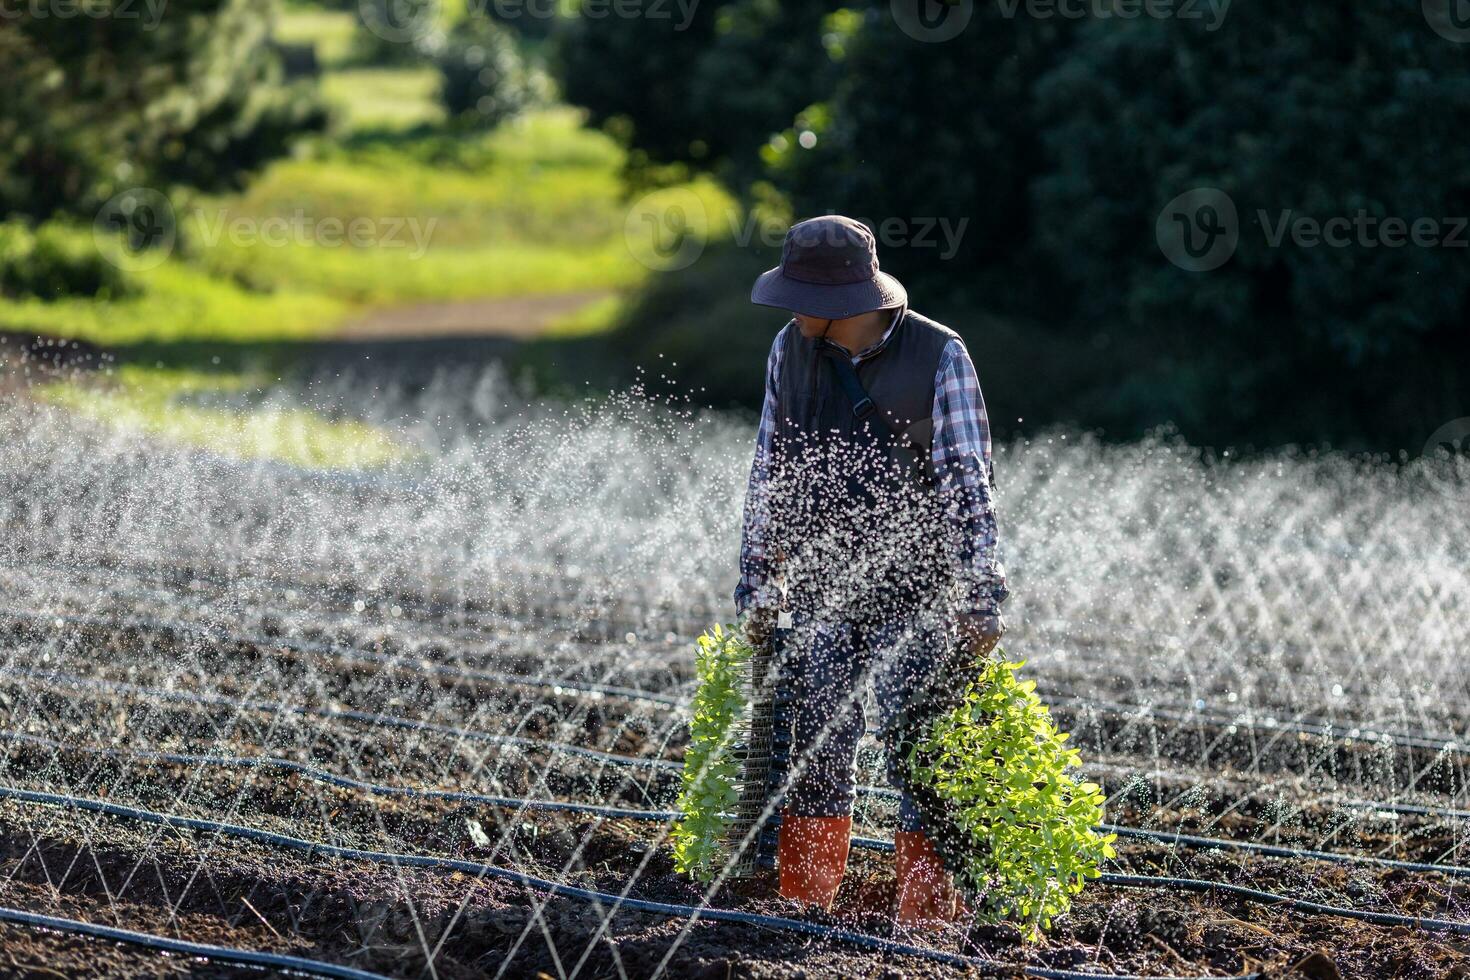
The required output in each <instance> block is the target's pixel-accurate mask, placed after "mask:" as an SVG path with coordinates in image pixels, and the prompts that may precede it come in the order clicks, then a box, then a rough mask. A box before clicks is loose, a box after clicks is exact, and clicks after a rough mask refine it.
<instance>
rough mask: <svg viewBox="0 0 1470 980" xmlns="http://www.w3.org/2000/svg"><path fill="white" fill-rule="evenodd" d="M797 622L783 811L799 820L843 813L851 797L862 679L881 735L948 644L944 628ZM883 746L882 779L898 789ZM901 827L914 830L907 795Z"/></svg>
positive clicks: (891, 758) (894, 760)
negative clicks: (794, 704)
mask: <svg viewBox="0 0 1470 980" xmlns="http://www.w3.org/2000/svg"><path fill="white" fill-rule="evenodd" d="M795 627H796V628H795V630H794V633H793V636H792V639H791V642H790V649H789V653H788V657H789V660H788V663H789V668H788V669H789V670H790V672H791V676H792V677H793V679H794V680H795V687H796V697H797V707H796V723H795V734H794V743H793V745H792V753H791V775H792V781H791V784H790V786H789V787H788V790H787V793H786V808H787V810H788V811H789V812H790V813H792V814H795V815H796V816H803V817H841V816H847V815H848V814H850V813H851V812H852V805H853V802H854V800H855V799H856V797H857V781H856V772H855V769H856V761H857V747H858V740H859V739H860V738H862V735H863V732H864V730H865V721H864V718H863V691H864V688H865V687H866V685H867V681H868V680H869V678H871V679H872V681H873V688H874V693H875V695H876V700H877V703H878V717H879V726H880V728H879V730H880V732H883V733H887V732H888V730H889V728H890V726H891V725H892V723H893V721H894V720H895V718H896V717H897V715H898V714H899V712H900V711H901V710H902V708H903V707H904V705H905V704H906V703H908V701H909V699H910V698H911V697H915V696H919V697H922V696H923V692H924V688H925V685H926V682H927V681H930V680H933V679H935V675H936V671H937V668H938V666H939V665H940V664H941V663H942V662H943V661H944V659H945V654H946V651H948V650H949V649H950V645H951V644H952V642H953V641H952V638H951V637H950V635H949V630H947V629H946V628H944V627H942V626H939V625H920V624H917V623H913V622H902V623H883V624H877V625H868V624H862V625H859V624H854V623H812V622H803V621H802V619H801V618H800V617H799V616H798V618H797V621H796V624H795ZM887 747H888V749H889V751H888V767H887V768H888V781H889V783H890V784H891V785H893V787H894V788H895V789H899V790H902V789H903V788H904V782H903V780H902V778H901V775H902V771H903V767H904V765H905V760H904V759H902V758H900V757H899V756H898V753H897V752H896V751H894V749H893V746H891V745H889V746H887ZM899 829H900V830H919V829H920V826H919V818H918V812H917V811H916V810H915V809H914V806H913V804H912V803H911V802H910V800H909V798H908V796H907V794H905V795H904V796H903V798H902V800H901V802H900V805H899Z"/></svg>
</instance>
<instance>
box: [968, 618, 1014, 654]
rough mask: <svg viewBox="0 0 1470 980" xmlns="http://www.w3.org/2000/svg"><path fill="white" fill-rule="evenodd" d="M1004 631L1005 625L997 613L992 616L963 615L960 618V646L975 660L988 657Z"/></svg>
mask: <svg viewBox="0 0 1470 980" xmlns="http://www.w3.org/2000/svg"><path fill="white" fill-rule="evenodd" d="M1005 631H1006V623H1005V620H1004V619H1001V617H1000V614H999V613H996V614H995V615H993V616H991V615H984V614H981V613H965V614H964V615H962V616H960V621H959V633H960V646H961V647H962V648H963V649H965V650H966V651H967V652H968V653H969V654H970V656H971V657H973V658H974V659H976V660H978V659H980V658H981V657H985V656H988V655H989V654H990V651H991V650H994V649H995V645H996V644H997V643H999V642H1000V638H1001V636H1002V635H1004V633H1005Z"/></svg>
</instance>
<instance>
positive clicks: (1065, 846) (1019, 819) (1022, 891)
mask: <svg viewBox="0 0 1470 980" xmlns="http://www.w3.org/2000/svg"><path fill="white" fill-rule="evenodd" d="M1023 664H1024V661H1020V662H1017V663H1007V662H1005V659H1004V657H1003V656H1002V657H1001V658H1000V659H998V660H995V661H987V662H984V663H981V664H977V667H978V668H979V674H978V676H977V677H976V678H975V680H974V681H973V682H972V683H970V684H969V686H968V688H967V689H966V691H965V696H964V699H963V701H962V702H961V703H960V704H959V706H958V707H956V708H954V709H953V710H951V711H948V712H945V713H944V714H941V715H940V716H939V717H937V718H935V719H934V720H933V721H932V722H931V723H930V725H929V728H928V731H927V732H926V733H924V734H921V735H920V737H919V738H918V740H917V742H916V744H915V745H914V746H913V748H912V749H911V751H910V754H909V765H910V769H911V772H912V775H913V779H914V781H915V782H916V783H917V784H919V785H920V786H923V787H925V788H927V789H928V790H930V791H932V792H933V793H934V794H936V795H937V796H938V797H939V798H940V799H941V800H942V801H943V802H944V804H945V806H946V809H947V810H948V812H949V813H950V814H951V817H952V820H953V822H954V825H955V828H956V829H957V830H958V831H959V838H960V841H961V847H960V848H959V850H960V853H962V854H963V855H964V861H963V862H962V863H963V867H962V868H961V869H959V870H958V872H957V874H956V880H957V883H958V884H959V885H960V887H961V888H962V890H963V891H964V892H965V893H966V894H967V895H968V896H970V897H971V899H972V901H971V905H972V908H973V910H974V912H975V915H976V916H977V918H979V919H980V920H982V921H987V922H1000V921H1002V920H1009V921H1012V922H1015V923H1017V924H1019V925H1021V926H1022V927H1023V929H1025V930H1026V931H1027V933H1028V935H1030V936H1032V937H1036V936H1037V935H1039V931H1040V930H1041V929H1047V928H1050V926H1051V920H1052V919H1053V918H1054V917H1056V916H1058V915H1061V914H1062V913H1064V912H1066V911H1067V909H1068V908H1069V907H1070V906H1071V900H1072V896H1074V895H1076V894H1077V893H1079V892H1080V891H1082V889H1083V887H1084V886H1085V885H1086V883H1087V882H1088V881H1089V880H1091V879H1094V878H1097V877H1098V876H1099V875H1100V874H1101V871H1100V869H1099V864H1100V863H1101V862H1102V861H1103V860H1104V859H1106V858H1111V857H1113V856H1114V851H1113V847H1112V844H1113V841H1114V840H1115V839H1116V836H1117V835H1115V834H1101V833H1098V832H1097V831H1096V830H1095V829H1094V827H1095V826H1096V825H1097V824H1098V823H1099V822H1101V820H1102V815H1103V800H1104V797H1103V793H1102V789H1101V788H1100V787H1099V786H1098V785H1097V784H1096V783H1089V782H1079V781H1078V780H1077V779H1076V778H1074V775H1073V773H1074V772H1075V770H1076V767H1077V766H1078V765H1080V763H1081V758H1080V756H1079V754H1078V753H1077V751H1076V750H1075V749H1071V748H1068V747H1067V745H1066V742H1067V739H1068V738H1069V736H1068V735H1066V734H1064V733H1061V732H1059V731H1057V727H1056V725H1055V723H1054V722H1053V721H1052V718H1051V713H1050V712H1049V711H1048V710H1047V708H1046V706H1045V705H1043V704H1042V703H1041V699H1040V698H1038V697H1037V696H1036V693H1035V689H1036V682H1035V681H1021V680H1019V679H1018V678H1017V676H1016V671H1017V670H1018V669H1019V668H1020V667H1021V666H1022V665H1023ZM952 870H953V869H952Z"/></svg>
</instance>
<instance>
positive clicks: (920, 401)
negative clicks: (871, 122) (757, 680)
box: [735, 216, 1008, 926]
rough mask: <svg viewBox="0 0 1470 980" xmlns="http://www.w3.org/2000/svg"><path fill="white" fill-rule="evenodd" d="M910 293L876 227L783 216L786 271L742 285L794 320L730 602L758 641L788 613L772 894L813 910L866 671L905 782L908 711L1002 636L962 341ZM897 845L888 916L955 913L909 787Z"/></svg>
mask: <svg viewBox="0 0 1470 980" xmlns="http://www.w3.org/2000/svg"><path fill="white" fill-rule="evenodd" d="M907 299H908V298H907V294H906V292H905V290H904V287H903V286H902V285H901V284H900V283H899V282H898V280H896V279H894V278H893V277H892V276H890V275H888V274H887V273H884V272H880V271H879V270H878V258H877V249H876V246H875V243H874V239H873V236H872V234H871V233H870V232H869V231H868V229H867V228H866V227H865V226H864V225H862V224H861V223H859V222H857V221H854V220H852V219H850V218H845V217H841V216H828V217H821V218H813V219H811V220H809V221H803V222H801V223H799V224H797V225H794V226H793V227H792V228H791V229H790V230H789V231H788V233H787V235H786V240H785V244H784V245H783V247H782V250H781V264H780V265H779V266H778V267H776V268H774V269H771V270H770V271H768V272H766V273H764V274H763V275H761V276H760V278H759V279H757V280H756V283H755V286H754V288H753V289H752V290H751V300H752V302H754V303H757V304H759V305H763V306H772V307H776V308H779V309H783V310H787V311H789V312H791V313H792V319H791V321H790V322H788V323H787V324H786V325H785V326H784V327H783V328H782V329H781V331H780V332H779V333H778V334H777V335H776V339H775V342H774V343H773V344H772V345H771V353H770V358H769V360H768V361H767V365H766V393H765V404H764V407H763V410H762V413H761V422H760V429H759V432H758V435H757V437H756V453H755V461H754V464H753V465H752V467H751V473H750V483H749V487H748V490H747V495H746V503H745V520H744V528H743V535H742V541H741V551H740V583H739V585H738V587H737V588H736V590H735V604H736V607H737V609H738V610H739V612H740V613H741V614H742V615H745V616H746V619H745V622H746V625H747V629H748V630H749V631H750V634H751V635H752V637H753V638H754V639H755V640H756V641H757V642H766V639H767V638H768V637H769V631H770V629H771V628H772V627H773V626H774V625H775V623H776V621H777V617H778V615H779V613H780V612H787V613H790V614H791V615H792V619H791V621H790V625H791V627H792V629H793V634H792V636H793V640H792V642H791V644H790V647H791V650H790V653H789V654H788V656H789V658H790V664H791V667H790V675H789V676H790V677H791V678H792V683H793V684H794V687H795V692H796V697H797V699H798V707H797V717H796V723H795V733H794V745H793V751H792V770H791V780H790V782H789V785H788V789H787V792H786V794H785V797H784V800H785V803H784V809H783V811H782V822H781V830H780V843H779V846H778V849H777V861H778V867H779V880H780V885H779V887H780V894H781V895H782V896H783V897H786V898H792V899H798V900H802V901H805V902H809V903H812V904H815V905H818V906H821V907H823V908H830V907H831V905H832V902H833V900H834V898H835V897H836V894H837V890H838V887H839V886H840V885H841V883H842V877H843V873H844V870H845V868H846V864H847V852H848V844H849V840H850V836H851V830H852V807H853V802H854V799H855V796H856V791H855V774H854V770H855V761H856V753H857V745H858V740H859V738H860V737H861V736H862V734H863V732H864V730H865V722H864V717H863V710H862V692H863V689H864V688H865V686H866V683H867V681H868V679H869V678H871V679H872V680H873V682H874V685H875V688H876V691H877V701H878V708H879V714H880V723H881V724H880V729H879V731H880V734H881V735H882V736H883V738H884V740H885V742H886V743H887V746H888V749H889V753H888V755H889V762H888V765H889V777H890V780H891V781H894V782H895V783H896V785H897V786H898V788H900V789H902V788H903V786H904V783H903V781H902V772H901V768H900V767H901V766H902V764H903V759H902V758H901V754H902V749H901V748H900V747H899V746H898V745H896V744H894V739H895V736H896V733H897V732H898V731H900V730H901V728H902V724H901V722H902V720H903V719H904V717H905V712H906V711H907V710H908V709H911V708H913V707H914V706H915V705H918V704H921V703H924V702H923V701H922V699H926V698H935V697H943V696H944V695H945V694H952V693H953V690H952V689H953V687H954V683H953V677H954V676H955V675H954V674H953V673H952V672H946V670H945V668H946V667H947V666H948V667H952V666H953V665H954V664H955V663H956V659H957V658H958V660H959V661H961V662H963V663H972V662H973V660H974V659H975V658H976V657H979V656H983V655H985V654H987V653H989V652H990V650H991V649H992V648H993V647H994V646H995V644H996V643H997V642H998V641H999V639H1000V636H1001V634H1002V632H1004V629H1005V626H1004V624H1003V622H1002V620H1001V614H1000V613H1001V610H1000V606H1001V603H1002V602H1004V601H1005V599H1006V597H1007V595H1008V590H1007V588H1006V584H1005V572H1004V570H1003V569H1002V567H1001V566H1000V564H999V563H998V562H997V560H996V557H995V551H996V537H997V532H996V524H995V515H994V509H993V505H992V490H993V472H992V468H991V459H990V428H989V422H988V420H987V418H986V414H985V403H984V400H983V399H982V397H981V394H980V384H979V381H978V380H977V378H976V374H975V367H974V365H973V364H972V363H971V361H970V355H969V353H968V352H967V351H966V349H965V345H964V343H963V341H961V340H960V338H959V336H958V335H957V334H955V333H954V331H952V330H950V329H949V328H948V327H944V326H942V325H940V324H938V323H936V322H934V321H933V320H930V319H928V318H926V317H924V316H921V315H919V314H918V313H915V312H913V311H912V310H910V309H908V305H907ZM941 678H948V681H947V682H944V681H941ZM939 683H947V687H948V688H950V690H947V691H939V690H937V688H936V686H935V685H936V684H939ZM959 687H960V688H961V689H962V687H963V683H960V685H959ZM896 845H897V878H898V883H897V892H898V899H897V909H896V917H897V919H898V921H899V923H900V924H902V925H906V926H928V925H933V924H936V923H940V922H945V921H949V920H951V919H952V918H954V916H955V915H956V913H957V911H958V902H957V896H956V893H955V891H954V888H953V884H952V882H951V880H950V877H949V875H948V874H947V873H946V872H945V870H944V867H943V865H942V863H941V862H940V860H939V858H938V856H937V855H936V853H935V851H934V847H933V845H932V843H931V842H930V841H929V839H928V838H926V836H925V833H924V827H923V824H922V820H921V818H920V816H919V813H918V811H917V809H916V808H915V805H914V802H913V800H911V799H910V798H909V796H908V795H907V794H905V795H904V796H903V798H902V800H901V804H900V809H899V830H898V834H897V838H896Z"/></svg>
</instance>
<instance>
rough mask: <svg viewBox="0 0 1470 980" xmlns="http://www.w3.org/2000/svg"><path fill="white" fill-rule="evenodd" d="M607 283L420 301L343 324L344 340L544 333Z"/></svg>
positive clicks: (522, 336)
mask: <svg viewBox="0 0 1470 980" xmlns="http://www.w3.org/2000/svg"><path fill="white" fill-rule="evenodd" d="M611 295H612V293H611V292H610V291H608V290H603V289H584V290H578V291H574V292H570V293H546V294H542V295H535V296H504V297H500V298H498V299H475V300H456V301H451V302H443V303H415V304H413V305H410V306H394V307H389V308H387V309H382V310H375V311H373V312H371V313H369V314H367V315H366V316H364V317H362V318H360V319H358V320H354V321H353V322H351V323H349V324H347V325H346V326H345V327H343V329H342V331H341V332H340V334H339V335H338V339H342V340H396V339H408V338H414V339H421V338H427V337H512V338H515V339H517V340H526V339H529V338H532V337H536V336H539V335H540V334H541V333H542V332H543V331H544V330H545V329H546V328H547V326H549V325H550V324H551V323H552V322H553V321H555V320H557V319H559V318H561V317H564V316H567V315H569V314H571V313H575V312H576V311H577V310H579V309H581V308H583V307H584V306H587V305H588V304H590V303H595V302H597V301H598V300H601V299H605V298H607V297H608V296H611Z"/></svg>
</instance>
